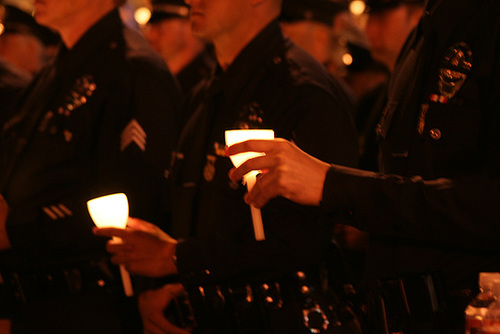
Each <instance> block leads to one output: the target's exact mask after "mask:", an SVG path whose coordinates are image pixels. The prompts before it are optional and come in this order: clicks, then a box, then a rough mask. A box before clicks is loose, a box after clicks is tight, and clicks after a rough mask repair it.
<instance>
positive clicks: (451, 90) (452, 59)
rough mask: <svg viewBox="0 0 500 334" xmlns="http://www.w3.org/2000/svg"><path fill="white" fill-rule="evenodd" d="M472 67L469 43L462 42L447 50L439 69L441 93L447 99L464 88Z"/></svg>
mask: <svg viewBox="0 0 500 334" xmlns="http://www.w3.org/2000/svg"><path fill="white" fill-rule="evenodd" d="M471 69H472V51H471V50H470V47H469V46H468V45H467V44H465V43H464V42H460V43H457V44H454V45H453V46H452V47H450V48H449V49H448V51H446V53H445V57H444V60H443V64H442V66H441V68H440V69H439V93H440V94H441V96H442V97H444V98H445V99H446V101H447V100H449V99H451V98H453V97H454V96H455V95H456V94H457V93H458V91H459V90H460V89H461V88H462V85H463V84H464V82H465V80H466V79H467V76H468V75H469V73H470V71H471ZM442 100H443V99H442ZM439 102H440V101H439ZM441 103H445V102H441Z"/></svg>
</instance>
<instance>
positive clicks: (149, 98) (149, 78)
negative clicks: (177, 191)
mask: <svg viewBox="0 0 500 334" xmlns="http://www.w3.org/2000/svg"><path fill="white" fill-rule="evenodd" d="M122 3H123V1H121V0H74V1H60V0H35V2H34V6H35V19H36V21H37V22H38V23H39V24H41V25H44V26H47V27H49V28H51V29H54V30H55V31H57V32H58V33H59V34H60V36H61V39H62V45H61V47H60V51H59V53H58V54H57V57H56V59H55V60H54V62H53V63H51V64H50V65H49V66H46V67H44V68H43V69H42V71H41V72H40V73H39V75H37V76H36V78H35V79H34V81H33V83H32V84H31V85H30V87H29V88H28V89H27V90H26V93H25V94H24V95H23V97H22V98H21V99H20V101H19V102H18V103H16V105H15V108H14V109H13V110H15V112H14V113H13V115H12V117H11V118H9V119H8V120H7V121H6V123H5V126H4V128H3V131H2V133H1V135H0V194H1V196H0V276H1V278H2V279H1V280H0V318H4V319H10V321H11V323H12V333H13V334H17V333H85V334H88V333H107V334H109V333H138V332H140V330H141V327H140V318H139V314H138V312H137V308H136V300H135V297H130V298H127V296H125V294H124V291H123V287H122V284H121V279H120V273H119V271H117V270H116V269H117V268H116V267H115V266H111V265H109V257H108V255H107V253H106V251H105V243H104V242H103V240H101V239H100V238H96V237H95V236H94V235H93V234H92V227H93V226H94V225H93V222H92V220H91V218H90V216H89V214H88V211H87V206H86V202H87V201H88V200H89V199H91V198H94V197H98V196H102V195H107V194H110V193H116V192H124V193H125V194H126V195H127V196H128V199H129V204H130V214H132V215H139V216H141V217H144V218H145V219H148V220H151V221H152V222H160V221H161V222H163V221H164V219H163V218H164V217H163V213H164V210H163V209H164V202H163V197H162V196H163V195H164V189H163V185H164V182H165V170H166V169H167V168H168V167H169V160H170V152H171V151H172V150H173V147H174V143H175V142H174V141H175V138H176V134H175V128H174V122H175V121H174V116H175V114H176V113H177V110H178V108H179V104H180V90H179V88H178V85H177V83H176V82H175V79H174V77H173V76H172V74H171V73H170V72H169V70H168V68H167V66H166V65H165V64H164V62H163V61H162V59H161V58H160V57H159V56H158V55H157V54H156V53H155V52H154V51H153V50H152V49H151V47H150V46H149V45H148V43H147V41H146V40H145V39H144V38H143V36H141V35H139V34H138V33H137V32H135V31H132V30H131V29H130V28H128V27H127V26H125V25H124V24H123V22H122V21H121V19H120V16H119V12H118V7H119V6H120V5H121V4H122ZM137 292H139V291H137ZM4 323H5V321H4Z"/></svg>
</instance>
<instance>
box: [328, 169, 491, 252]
mask: <svg viewBox="0 0 500 334" xmlns="http://www.w3.org/2000/svg"><path fill="white" fill-rule="evenodd" d="M322 206H323V207H324V208H327V209H329V210H349V211H350V212H351V213H352V217H351V218H352V219H351V222H352V224H353V225H354V226H356V227H358V228H361V229H363V230H366V231H368V232H371V233H377V234H384V235H392V236H397V237H407V238H411V239H420V240H424V241H428V242H431V243H437V244H442V245H448V246H453V247H463V248H482V249H485V248H492V249H495V250H498V248H499V246H498V243H497V242H496V237H495V236H496V235H498V233H500V225H499V224H498V221H500V194H499V183H498V179H495V178H493V177H489V176H486V175H473V176H468V177H462V178H455V179H444V178H442V179H436V180H429V181H424V180H423V179H422V178H420V177H412V178H404V177H400V176H395V175H382V174H377V173H372V172H366V171H361V170H357V169H351V168H346V167H341V166H335V165H334V166H332V168H331V169H330V171H329V173H328V175H327V179H326V181H325V187H324V191H323V201H322Z"/></svg>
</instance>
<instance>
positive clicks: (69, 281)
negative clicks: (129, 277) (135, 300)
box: [0, 260, 117, 303]
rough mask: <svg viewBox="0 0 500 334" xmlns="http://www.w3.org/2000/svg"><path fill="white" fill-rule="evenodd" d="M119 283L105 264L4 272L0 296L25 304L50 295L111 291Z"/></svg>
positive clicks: (96, 263)
mask: <svg viewBox="0 0 500 334" xmlns="http://www.w3.org/2000/svg"><path fill="white" fill-rule="evenodd" d="M115 281H117V280H116V279H115V274H113V273H112V271H111V270H110V266H108V264H107V262H105V261H101V260H99V261H89V262H85V263H83V264H81V263H79V264H77V265H72V266H65V267H63V268H50V269H44V270H38V271H36V272H34V271H15V272H14V271H1V272H0V293H1V294H2V295H3V297H5V298H9V299H11V300H16V301H17V302H20V303H26V302H29V301H30V300H34V299H39V298H46V297H50V296H58V295H68V294H78V293H83V292H85V291H95V290H98V289H110V288H112V287H113V286H114V285H115V284H114V282H115Z"/></svg>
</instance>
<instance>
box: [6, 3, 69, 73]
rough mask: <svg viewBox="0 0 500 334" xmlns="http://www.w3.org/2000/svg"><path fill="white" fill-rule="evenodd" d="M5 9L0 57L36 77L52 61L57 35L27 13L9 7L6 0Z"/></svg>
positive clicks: (56, 44) (57, 42)
mask: <svg viewBox="0 0 500 334" xmlns="http://www.w3.org/2000/svg"><path fill="white" fill-rule="evenodd" d="M5 10H6V13H5V19H4V23H3V24H4V31H3V33H2V34H1V35H0V57H1V58H2V59H4V60H6V61H9V62H10V63H12V64H14V65H16V66H17V67H18V68H21V69H23V70H25V71H27V72H29V73H30V74H31V75H35V74H37V73H38V72H40V70H41V69H42V67H44V66H45V65H47V64H48V63H49V62H50V61H52V59H53V56H54V54H55V52H57V47H58V46H59V41H60V40H59V36H58V35H57V34H56V33H54V32H53V31H52V30H50V29H49V28H46V27H43V26H41V25H40V24H38V23H37V22H36V21H35V19H34V18H33V16H31V15H30V14H29V13H26V12H25V11H23V10H22V9H20V8H18V7H16V6H14V5H9V2H8V1H5ZM53 48H56V50H55V52H54V50H53Z"/></svg>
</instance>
